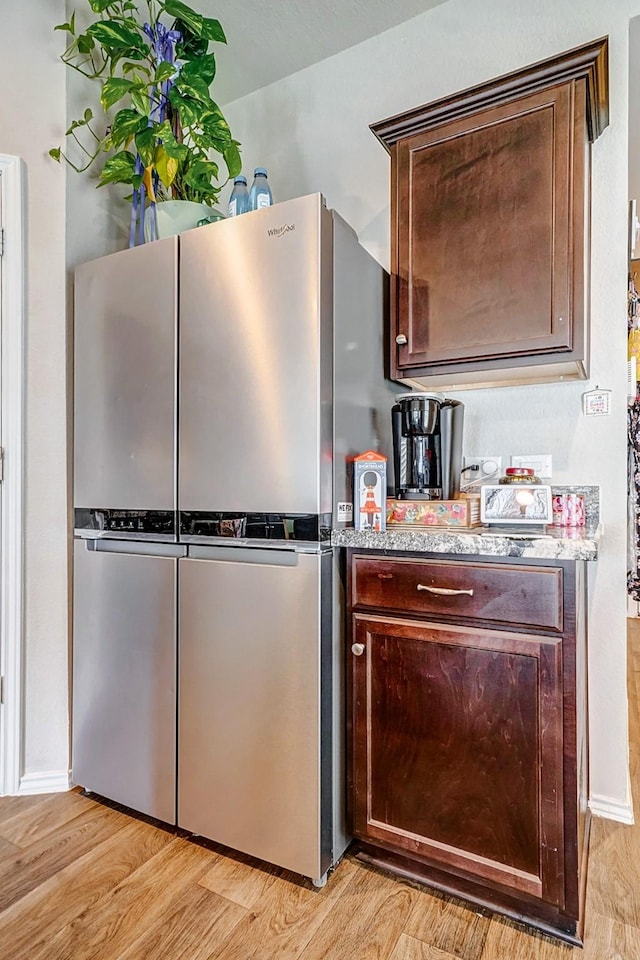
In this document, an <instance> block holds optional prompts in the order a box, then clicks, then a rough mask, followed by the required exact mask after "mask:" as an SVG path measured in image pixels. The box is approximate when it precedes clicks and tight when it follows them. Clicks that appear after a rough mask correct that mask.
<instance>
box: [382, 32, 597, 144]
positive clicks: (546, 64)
mask: <svg viewBox="0 0 640 960" xmlns="http://www.w3.org/2000/svg"><path fill="white" fill-rule="evenodd" d="M578 80H585V81H586V83H585V88H586V120H587V131H588V136H589V140H590V141H592V142H593V141H594V140H596V139H597V138H598V137H599V136H600V134H601V133H602V131H603V130H604V129H605V127H606V126H607V125H608V123H609V41H608V38H607V37H601V38H600V39H599V40H593V41H592V42H591V43H588V44H586V45H585V46H582V47H576V48H574V49H573V50H569V51H567V52H566V53H562V54H559V55H557V56H554V57H550V58H549V59H547V60H541V61H539V62H538V63H534V64H532V65H531V66H528V67H525V68H524V69H522V70H517V71H515V72H514V73H508V74H505V75H504V76H501V77H497V78H496V79H495V80H490V81H489V82H488V83H482V84H479V85H478V86H475V87H468V88H467V89H466V90H462V91H461V92H459V93H456V94H453V95H452V96H449V97H444V98H442V99H441V100H434V101H432V102H431V103H426V104H423V105H422V106H420V107H414V108H413V109H412V110H408V111H406V112H404V113H399V114H396V115H395V116H393V117H389V118H388V119H386V120H380V121H378V122H377V123H372V124H371V125H370V129H371V130H372V131H373V133H374V134H375V136H376V137H377V138H378V140H379V141H380V142H381V143H382V144H383V146H384V147H385V148H386V149H387V150H388V151H389V152H391V148H392V147H393V146H395V144H396V143H397V142H398V141H399V140H402V139H404V138H406V137H411V136H413V135H414V134H417V133H423V132H424V131H426V130H429V129H430V128H431V127H435V126H440V125H441V124H443V123H447V122H449V121H451V120H459V119H460V118H462V117H466V116H469V115H471V114H473V113H476V112H477V111H480V110H485V109H486V108H487V107H492V106H499V105H500V104H502V103H508V102H509V101H512V100H515V99H517V98H518V97H521V96H525V95H527V94H530V93H535V92H538V91H542V90H545V89H547V88H548V87H552V86H555V85H556V84H559V83H567V82H570V81H578Z"/></svg>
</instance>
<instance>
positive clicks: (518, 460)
mask: <svg viewBox="0 0 640 960" xmlns="http://www.w3.org/2000/svg"><path fill="white" fill-rule="evenodd" d="M511 466H512V467H531V469H532V470H534V471H535V475H536V477H540V479H541V480H550V479H551V468H552V458H551V454H550V453H530V454H527V455H525V454H522V456H518V457H511Z"/></svg>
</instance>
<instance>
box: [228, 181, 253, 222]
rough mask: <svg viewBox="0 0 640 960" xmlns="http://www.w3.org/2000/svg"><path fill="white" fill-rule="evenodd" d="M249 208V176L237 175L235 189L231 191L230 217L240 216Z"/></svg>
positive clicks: (234, 182)
mask: <svg viewBox="0 0 640 960" xmlns="http://www.w3.org/2000/svg"><path fill="white" fill-rule="evenodd" d="M249 209H250V207H249V191H248V190H247V178H246V177H236V178H235V180H234V181H233V190H232V191H231V196H230V197H229V210H228V215H229V216H230V217H238V216H240V214H241V213H247V212H248V211H249Z"/></svg>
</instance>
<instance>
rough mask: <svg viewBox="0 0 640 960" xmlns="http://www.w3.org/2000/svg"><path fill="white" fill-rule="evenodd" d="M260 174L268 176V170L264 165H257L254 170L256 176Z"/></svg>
mask: <svg viewBox="0 0 640 960" xmlns="http://www.w3.org/2000/svg"><path fill="white" fill-rule="evenodd" d="M260 174H262V176H263V177H266V175H267V171H266V170H265V168H264V167H256V168H255V170H254V171H253V175H254V177H257V176H259V175H260Z"/></svg>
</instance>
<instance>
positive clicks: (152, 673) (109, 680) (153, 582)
mask: <svg viewBox="0 0 640 960" xmlns="http://www.w3.org/2000/svg"><path fill="white" fill-rule="evenodd" d="M117 546H118V548H119V549H120V550H121V551H123V552H120V553H114V552H104V551H102V550H89V549H87V547H86V542H85V541H76V544H75V580H74V639H73V746H72V768H73V781H74V783H76V784H80V785H82V786H83V787H86V788H87V789H88V790H92V791H94V792H95V793H98V794H101V795H102V796H105V797H108V798H109V799H110V800H115V801H116V802H118V803H122V804H124V805H125V806H127V807H131V808H132V809H133V810H137V811H139V812H140V813H145V814H147V815H149V816H152V817H157V818H158V819H159V820H164V821H166V822H167V823H175V819H176V818H175V769H176V732H175V727H176V636H175V615H176V578H177V563H178V561H177V559H175V558H173V557H166V556H145V555H141V554H140V553H132V554H127V553H126V552H124V551H126V549H127V546H126V544H122V543H119V544H118V545H117ZM151 546H152V547H153V545H151ZM135 548H136V549H137V550H140V549H141V545H140V544H136V545H135Z"/></svg>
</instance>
